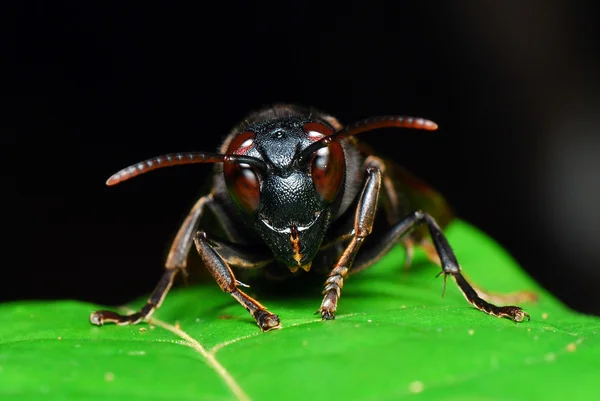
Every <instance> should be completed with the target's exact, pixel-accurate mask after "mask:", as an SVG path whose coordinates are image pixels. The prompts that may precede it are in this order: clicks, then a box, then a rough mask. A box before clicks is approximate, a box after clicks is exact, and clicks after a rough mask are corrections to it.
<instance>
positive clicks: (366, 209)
mask: <svg viewBox="0 0 600 401" xmlns="http://www.w3.org/2000/svg"><path fill="white" fill-rule="evenodd" d="M380 189H381V171H380V170H379V169H378V168H376V167H368V168H367V180H366V183H365V186H364V188H363V191H362V193H361V195H360V199H359V201H358V206H357V208H356V215H355V217H354V230H353V236H352V239H351V240H350V243H349V244H348V246H347V247H346V249H345V250H344V252H343V253H342V256H341V257H340V259H339V260H338V261H337V263H336V264H335V266H334V267H333V269H332V270H331V272H330V273H329V277H328V278H327V280H326V281H325V288H324V290H323V294H324V295H325V296H324V297H323V302H322V303H321V307H320V308H319V310H318V311H317V313H321V317H322V318H323V320H333V319H335V311H336V309H337V303H338V300H339V298H340V296H341V291H342V287H343V286H344V279H345V278H346V276H347V275H348V272H349V271H350V268H351V267H352V262H353V261H354V257H355V256H356V254H357V252H358V250H359V249H360V247H361V245H362V244H363V242H364V240H365V238H366V237H367V236H368V235H369V234H371V231H372V230H373V222H374V221H375V212H376V210H377V201H378V199H379V190H380Z"/></svg>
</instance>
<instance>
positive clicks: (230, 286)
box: [194, 231, 281, 331]
mask: <svg viewBox="0 0 600 401" xmlns="http://www.w3.org/2000/svg"><path fill="white" fill-rule="evenodd" d="M194 243H195V244H196V249H197V250H198V253H199V254H200V257H201V258H202V261H203V262H204V264H205V265H206V267H207V269H208V271H210V273H211V274H212V276H213V277H214V278H215V280H216V281H217V284H219V287H221V289H222V290H223V292H225V293H227V294H231V296H232V297H234V298H235V299H236V300H237V301H238V302H239V303H240V304H242V306H243V307H244V308H246V310H247V311H248V312H250V314H251V315H252V317H253V318H254V320H256V324H258V326H259V327H260V329H261V330H262V331H269V330H273V329H279V328H281V324H280V321H279V317H278V316H277V315H274V314H273V313H271V312H269V311H267V308H265V307H264V306H263V305H261V304H260V303H259V302H258V301H256V300H255V299H253V298H251V297H250V296H248V295H247V294H245V293H244V292H242V291H240V290H239V289H238V288H237V287H238V285H239V284H240V282H239V281H237V280H236V279H235V276H234V275H233V272H232V271H231V268H230V267H229V265H228V264H227V262H226V261H225V260H224V259H223V257H222V256H221V255H219V254H218V253H217V251H215V248H218V247H219V246H220V244H219V242H217V241H212V240H210V239H209V238H208V237H207V235H206V233H205V232H204V231H199V232H198V233H197V234H196V236H195V237H194ZM228 249H229V251H230V252H231V250H232V248H228ZM235 259H237V260H247V259H249V258H245V257H244V255H243V254H239V255H237V257H236V258H235ZM265 263H266V261H259V260H254V261H249V260H248V261H247V262H244V263H243V264H244V267H246V268H251V267H259V266H263V265H264V264H265Z"/></svg>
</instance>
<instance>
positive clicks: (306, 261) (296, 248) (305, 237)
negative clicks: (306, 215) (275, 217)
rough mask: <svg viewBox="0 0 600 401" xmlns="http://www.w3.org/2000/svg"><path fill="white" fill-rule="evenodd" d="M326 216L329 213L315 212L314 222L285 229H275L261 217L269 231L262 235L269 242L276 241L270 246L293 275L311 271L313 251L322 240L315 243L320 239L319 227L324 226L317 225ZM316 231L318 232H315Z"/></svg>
mask: <svg viewBox="0 0 600 401" xmlns="http://www.w3.org/2000/svg"><path fill="white" fill-rule="evenodd" d="M326 215H327V213H322V212H321V211H319V212H315V213H314V216H313V220H312V221H311V222H310V223H309V224H306V225H302V226H301V225H297V224H290V225H289V226H288V227H285V228H277V227H274V226H273V224H272V222H271V221H269V220H268V219H266V218H265V217H262V216H261V217H260V221H261V223H262V225H263V227H266V228H267V229H268V230H269V231H268V232H267V233H263V234H262V235H263V236H264V237H265V238H266V239H267V240H269V239H270V240H274V242H270V244H269V246H270V247H271V249H272V250H273V252H274V253H275V254H276V255H278V257H276V258H277V259H278V260H279V261H280V262H281V263H282V264H284V265H285V266H286V267H287V268H288V269H289V270H290V271H291V272H292V273H296V272H297V271H298V270H299V269H302V270H304V271H306V272H308V271H309V270H310V268H311V266H312V255H313V254H314V252H313V250H315V249H318V247H319V245H318V244H320V239H317V242H315V239H316V238H319V237H320V235H319V234H318V233H317V231H318V232H320V231H321V229H320V228H318V227H320V226H321V225H322V224H317V223H318V222H319V221H320V220H323V219H322V217H323V216H326ZM310 228H313V230H309V229H310ZM314 229H316V230H317V231H314ZM315 235H316V237H315ZM315 244H316V245H315Z"/></svg>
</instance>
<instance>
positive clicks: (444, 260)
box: [356, 211, 529, 322]
mask: <svg viewBox="0 0 600 401" xmlns="http://www.w3.org/2000/svg"><path fill="white" fill-rule="evenodd" d="M423 223H425V224H426V225H427V228H428V231H429V234H430V236H431V239H432V241H433V246H434V247H435V251H436V253H437V255H438V257H439V260H440V264H441V266H442V272H441V273H440V274H444V286H445V283H446V277H447V276H451V277H452V278H453V279H454V281H455V282H456V284H457V285H458V287H459V289H460V290H461V292H462V293H463V295H464V296H465V298H466V299H467V301H468V302H469V303H470V304H471V305H473V306H474V307H475V308H477V309H479V310H480V311H483V312H485V313H487V314H489V315H492V316H497V317H508V318H510V319H512V320H514V321H515V322H521V321H523V320H524V319H525V318H527V320H529V315H528V314H527V313H526V312H524V311H523V309H521V308H519V307H517V306H496V305H494V304H492V303H489V302H487V301H485V300H483V299H482V298H481V297H480V296H479V295H478V294H477V292H476V291H475V289H473V287H472V286H471V285H470V284H469V282H468V281H467V280H466V279H465V278H464V276H463V275H462V274H461V269H460V266H459V264H458V261H457V260H456V256H455V255H454V252H453V251H452V249H451V248H450V245H449V244H448V240H447V239H446V237H445V236H444V234H443V232H442V230H441V228H440V227H439V226H438V225H437V223H436V222H435V220H434V219H433V218H432V217H431V216H430V215H428V214H426V213H423V212H421V211H417V212H414V213H412V214H410V215H409V216H407V217H405V218H404V219H403V220H401V221H400V222H399V223H397V224H396V225H394V226H393V227H392V228H391V229H390V230H389V231H388V232H386V233H385V234H384V235H382V236H381V238H378V239H377V240H375V241H373V244H375V245H374V246H372V247H370V248H369V249H365V251H366V252H363V253H361V255H360V259H359V258H357V260H356V265H357V266H356V267H357V269H358V270H360V269H362V268H365V267H367V266H369V265H370V264H372V263H373V260H374V259H375V260H376V259H377V258H379V257H380V256H381V255H383V254H385V253H386V252H387V250H388V249H389V248H391V247H392V246H393V245H394V244H395V243H396V242H397V241H398V240H399V239H400V238H402V237H403V236H404V235H406V234H408V233H409V232H410V231H412V230H413V229H414V228H415V227H417V226H418V225H420V224H423Z"/></svg>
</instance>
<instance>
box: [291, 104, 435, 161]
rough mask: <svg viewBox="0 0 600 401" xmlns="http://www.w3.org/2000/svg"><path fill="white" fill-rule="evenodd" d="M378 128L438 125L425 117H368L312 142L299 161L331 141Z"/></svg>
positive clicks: (425, 128) (423, 127) (301, 154)
mask: <svg viewBox="0 0 600 401" xmlns="http://www.w3.org/2000/svg"><path fill="white" fill-rule="evenodd" d="M378 128H415V129H423V130H427V131H434V130H436V129H437V128H438V125H437V124H436V123H434V122H433V121H430V120H426V119H424V118H417V117H408V116H380V117H370V118H366V119H364V120H360V121H357V122H355V123H352V124H348V125H346V126H345V127H344V128H342V129H341V130H339V131H337V132H334V133H333V134H331V135H329V136H326V137H324V138H322V139H320V140H318V141H316V142H314V143H312V144H310V145H309V146H307V147H306V148H305V149H304V150H303V151H302V153H300V156H299V158H298V163H300V164H302V163H307V162H308V161H310V159H311V157H312V155H313V154H314V153H315V152H316V151H317V150H319V149H321V148H324V147H326V146H327V145H329V144H330V143H331V142H334V141H338V140H340V139H342V138H346V137H349V136H352V135H357V134H360V133H362V132H365V131H372V130H374V129H378Z"/></svg>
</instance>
